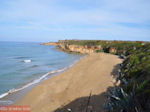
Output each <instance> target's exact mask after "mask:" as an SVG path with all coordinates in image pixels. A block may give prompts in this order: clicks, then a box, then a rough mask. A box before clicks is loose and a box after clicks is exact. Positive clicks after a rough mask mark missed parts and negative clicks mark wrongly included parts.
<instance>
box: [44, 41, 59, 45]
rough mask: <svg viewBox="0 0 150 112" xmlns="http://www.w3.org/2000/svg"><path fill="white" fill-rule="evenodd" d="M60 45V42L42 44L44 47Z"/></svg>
mask: <svg viewBox="0 0 150 112" xmlns="http://www.w3.org/2000/svg"><path fill="white" fill-rule="evenodd" d="M59 44H60V43H58V42H47V43H42V45H53V46H58V45H59Z"/></svg>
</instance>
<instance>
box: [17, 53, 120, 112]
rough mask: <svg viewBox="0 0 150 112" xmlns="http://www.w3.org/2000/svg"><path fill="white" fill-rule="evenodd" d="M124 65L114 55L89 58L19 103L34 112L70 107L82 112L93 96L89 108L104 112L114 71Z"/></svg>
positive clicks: (46, 82)
mask: <svg viewBox="0 0 150 112" xmlns="http://www.w3.org/2000/svg"><path fill="white" fill-rule="evenodd" d="M121 62H122V60H121V59H119V58H118V57H117V56H115V55H111V54H105V53H97V54H91V55H88V56H86V57H84V58H83V59H81V60H80V61H79V62H78V63H76V64H75V65H74V66H73V67H71V68H70V69H68V70H67V71H65V72H64V73H62V74H60V75H57V76H54V77H52V78H50V79H48V80H46V81H44V82H42V83H41V84H39V85H38V86H36V87H35V88H33V89H32V90H31V91H30V92H29V93H28V94H27V95H26V96H25V97H24V98H23V99H22V100H21V101H19V102H18V103H17V104H18V105H29V106H31V110H32V112H54V111H55V112H61V111H60V110H62V111H63V110H65V109H67V108H71V109H72V110H73V112H80V111H81V110H85V109H86V106H87V105H88V99H89V96H90V94H91V97H90V102H89V105H91V107H90V106H89V108H94V110H96V112H103V109H102V106H103V104H104V102H105V100H106V96H105V91H107V89H108V88H109V87H111V86H113V77H112V75H111V72H112V70H113V68H114V67H115V66H116V65H117V64H119V63H121ZM65 111H66V110H65Z"/></svg>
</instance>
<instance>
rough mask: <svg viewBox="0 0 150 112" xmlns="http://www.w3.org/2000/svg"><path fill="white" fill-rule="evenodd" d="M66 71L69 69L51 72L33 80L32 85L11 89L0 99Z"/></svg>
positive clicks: (0, 96)
mask: <svg viewBox="0 0 150 112" xmlns="http://www.w3.org/2000/svg"><path fill="white" fill-rule="evenodd" d="M66 69H67V67H66V68H62V69H58V70H54V71H50V72H48V73H46V74H44V75H43V76H41V77H40V78H38V79H35V80H33V81H32V82H30V83H28V84H26V85H24V86H22V87H21V88H18V89H11V90H9V91H8V92H6V93H3V94H1V95H0V99H1V98H3V97H5V96H7V95H9V94H11V93H14V92H17V91H20V90H23V89H25V88H27V87H29V86H32V85H34V84H37V83H39V82H40V81H42V80H44V79H45V78H46V77H47V76H48V75H50V74H54V73H59V72H63V71H65V70H66Z"/></svg>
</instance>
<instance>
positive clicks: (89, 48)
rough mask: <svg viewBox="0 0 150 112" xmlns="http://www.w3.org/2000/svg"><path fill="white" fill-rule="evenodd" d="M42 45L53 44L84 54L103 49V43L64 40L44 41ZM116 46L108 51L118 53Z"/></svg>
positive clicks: (65, 49) (62, 48) (64, 49)
mask: <svg viewBox="0 0 150 112" xmlns="http://www.w3.org/2000/svg"><path fill="white" fill-rule="evenodd" d="M42 45H53V46H57V47H58V48H59V49H61V50H63V51H68V52H77V53H82V54H91V53H95V52H96V51H103V47H102V46H101V45H74V44H68V43H65V42H64V41H63V42H62V41H61V42H48V43H43V44H42ZM116 51H117V50H116V49H115V48H108V52H110V53H113V54H115V53H116Z"/></svg>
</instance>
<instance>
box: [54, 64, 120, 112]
mask: <svg viewBox="0 0 150 112" xmlns="http://www.w3.org/2000/svg"><path fill="white" fill-rule="evenodd" d="M119 67H120V65H119V64H118V65H116V66H115V67H114V69H113V71H112V73H111V75H113V77H116V75H117V74H118V69H119ZM112 88H113V87H108V88H107V91H106V92H103V93H101V94H99V95H92V93H89V96H87V97H81V98H77V99H75V100H74V101H72V102H70V103H69V104H67V105H62V106H61V107H60V108H58V109H56V110H55V111H54V112H106V111H105V110H104V104H105V103H106V102H107V93H108V91H110V89H112Z"/></svg>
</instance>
